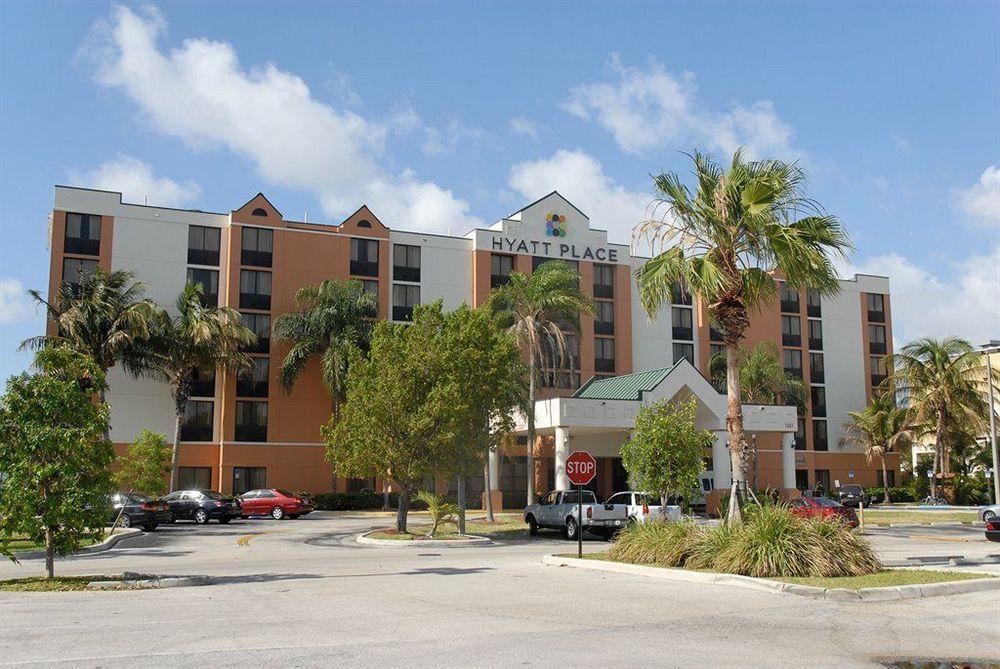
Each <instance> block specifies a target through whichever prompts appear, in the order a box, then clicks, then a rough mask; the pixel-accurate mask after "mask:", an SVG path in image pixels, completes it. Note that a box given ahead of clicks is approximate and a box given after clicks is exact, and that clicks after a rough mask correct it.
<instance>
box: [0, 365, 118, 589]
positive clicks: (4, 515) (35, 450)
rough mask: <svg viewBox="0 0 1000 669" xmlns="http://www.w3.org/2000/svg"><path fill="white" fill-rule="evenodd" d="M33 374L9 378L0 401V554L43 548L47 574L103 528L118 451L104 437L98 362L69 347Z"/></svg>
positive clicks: (105, 410)
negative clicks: (13, 546)
mask: <svg viewBox="0 0 1000 669" xmlns="http://www.w3.org/2000/svg"><path fill="white" fill-rule="evenodd" d="M35 366H36V368H37V369H38V372H37V373H34V374H28V373H25V374H21V375H19V376H14V377H11V378H10V379H9V380H8V382H7V391H6V393H5V394H4V396H3V400H2V402H0V471H3V473H4V480H3V486H2V487H0V550H2V552H3V553H4V554H5V555H7V556H8V557H10V558H11V559H12V560H13V559H15V558H14V556H13V553H12V552H11V551H9V550H8V549H7V548H6V546H4V545H3V542H4V541H5V540H8V539H10V538H11V537H18V536H24V537H27V538H29V539H30V540H32V541H35V542H44V544H45V573H46V575H47V576H48V577H49V578H52V577H53V576H54V575H55V556H56V555H65V554H67V553H70V552H72V551H74V550H76V549H78V548H79V547H80V546H81V544H82V542H83V540H84V538H85V537H87V536H88V535H89V534H90V533H91V532H93V531H94V530H95V528H101V527H103V526H104V523H105V521H106V515H107V512H108V511H107V499H106V495H107V494H108V493H109V492H110V491H111V489H112V481H111V462H112V460H113V459H114V450H113V449H112V447H111V443H110V442H109V441H108V440H107V439H106V438H105V437H104V434H105V433H106V431H107V428H108V406H107V405H106V404H104V403H103V402H96V401H94V400H95V395H96V394H100V393H101V392H103V391H104V390H105V389H106V385H105V381H104V372H103V370H102V369H101V368H100V366H99V365H97V364H96V363H95V362H94V361H93V360H91V359H90V358H88V357H86V356H84V355H81V354H80V353H78V352H76V351H73V350H72V349H70V348H69V347H66V346H51V347H47V348H43V349H41V350H39V351H38V353H37V355H36V357H35Z"/></svg>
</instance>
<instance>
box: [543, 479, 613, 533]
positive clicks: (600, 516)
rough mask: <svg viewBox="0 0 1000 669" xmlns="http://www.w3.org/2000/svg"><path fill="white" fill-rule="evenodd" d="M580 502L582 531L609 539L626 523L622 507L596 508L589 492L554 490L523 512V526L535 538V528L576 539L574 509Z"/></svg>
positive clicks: (595, 499)
mask: <svg viewBox="0 0 1000 669" xmlns="http://www.w3.org/2000/svg"><path fill="white" fill-rule="evenodd" d="M581 498H582V501H583V509H582V515H583V530H584V531H588V530H589V531H590V532H593V533H594V534H598V535H600V536H603V537H604V538H605V539H610V538H611V537H612V536H614V534H615V533H616V532H618V531H619V530H621V529H622V528H623V527H625V525H626V524H627V523H628V517H627V515H626V513H625V506H624V505H616V504H598V503H597V498H596V497H595V496H594V493H593V492H591V491H590V490H584V491H583V493H582V496H581V493H579V492H578V491H576V490H553V491H552V492H549V493H547V494H546V495H545V496H543V497H542V498H541V499H540V500H538V503H537V504H530V505H529V506H527V507H526V508H525V509H524V522H526V523H527V524H528V532H529V534H532V535H535V534H538V528H540V527H547V528H552V529H559V530H562V532H563V536H565V537H566V538H567V539H576V538H577V532H578V531H579V530H580V528H579V524H578V522H577V513H578V510H577V507H578V506H579V503H580V501H581Z"/></svg>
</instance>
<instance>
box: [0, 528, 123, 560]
mask: <svg viewBox="0 0 1000 669" xmlns="http://www.w3.org/2000/svg"><path fill="white" fill-rule="evenodd" d="M142 533H143V532H142V530H140V529H139V528H137V527H132V528H127V529H115V530H114V533H113V534H111V535H109V536H103V535H101V536H93V537H90V538H88V539H87V540H86V541H85V544H86V545H84V547H83V548H81V549H80V550H78V551H75V552H74V553H72V555H82V554H87V553H100V552H101V551H106V550H109V549H111V548H114V547H115V545H117V544H118V542H119V541H121V540H122V539H128V538H130V537H136V536H139V535H141V534H142ZM6 545H7V547H8V548H10V549H11V550H12V551H13V553H14V557H16V558H17V559H18V560H33V559H37V558H44V557H45V544H42V543H35V542H32V541H29V540H27V539H11V540H9V541H7V542H6Z"/></svg>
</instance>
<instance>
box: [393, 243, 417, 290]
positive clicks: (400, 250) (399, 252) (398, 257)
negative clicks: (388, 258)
mask: <svg viewBox="0 0 1000 669" xmlns="http://www.w3.org/2000/svg"><path fill="white" fill-rule="evenodd" d="M392 278H393V279H395V280H396V281H420V247H419V246H408V245H406V244H394V245H393V247H392Z"/></svg>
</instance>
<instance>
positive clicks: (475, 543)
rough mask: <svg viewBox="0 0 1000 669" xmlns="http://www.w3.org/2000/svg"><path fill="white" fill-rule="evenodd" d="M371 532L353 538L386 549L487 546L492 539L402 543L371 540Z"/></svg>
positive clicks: (473, 538)
mask: <svg viewBox="0 0 1000 669" xmlns="http://www.w3.org/2000/svg"><path fill="white" fill-rule="evenodd" d="M374 531H375V530H371V532H374ZM371 532H365V533H363V534H359V535H357V536H356V537H355V541H357V542H358V543H359V544H367V545H369V546H383V547H387V548H431V547H433V548H464V547H466V546H488V545H490V544H492V543H493V540H492V539H489V538H487V537H477V536H473V535H468V536H469V537H471V538H469V539H420V540H419V541H412V540H411V541H404V540H402V539H373V538H372V537H369V536H368V535H369V534H371Z"/></svg>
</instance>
